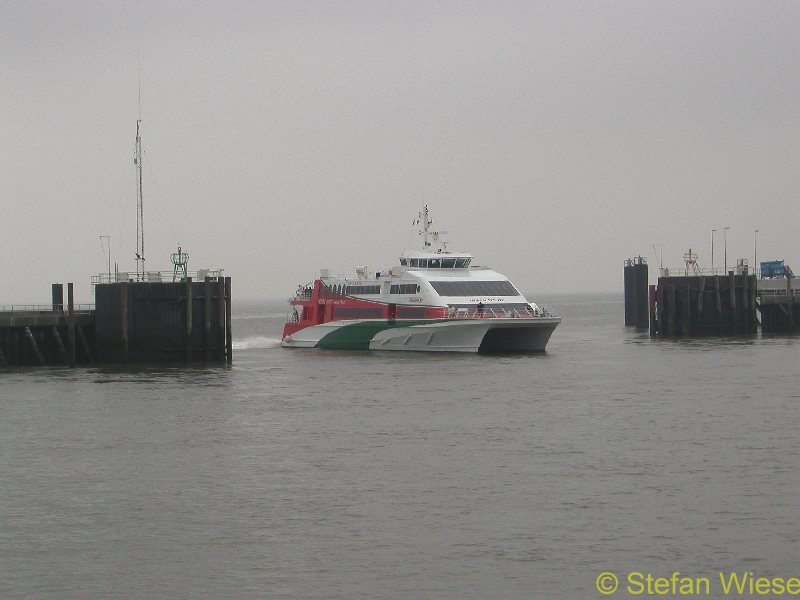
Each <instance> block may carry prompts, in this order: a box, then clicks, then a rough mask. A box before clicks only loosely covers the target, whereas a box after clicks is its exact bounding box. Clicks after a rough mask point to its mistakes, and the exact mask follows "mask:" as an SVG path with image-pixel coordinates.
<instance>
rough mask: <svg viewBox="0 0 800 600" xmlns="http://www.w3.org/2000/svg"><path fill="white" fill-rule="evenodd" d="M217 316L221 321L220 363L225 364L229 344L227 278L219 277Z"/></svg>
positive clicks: (218, 329) (219, 329)
mask: <svg viewBox="0 0 800 600" xmlns="http://www.w3.org/2000/svg"><path fill="white" fill-rule="evenodd" d="M217 315H218V319H219V323H218V325H219V327H218V328H217V331H219V342H218V347H219V361H220V362H225V361H226V360H227V358H226V357H227V353H226V351H225V350H226V348H227V343H226V339H227V338H226V337H225V278H224V277H217Z"/></svg>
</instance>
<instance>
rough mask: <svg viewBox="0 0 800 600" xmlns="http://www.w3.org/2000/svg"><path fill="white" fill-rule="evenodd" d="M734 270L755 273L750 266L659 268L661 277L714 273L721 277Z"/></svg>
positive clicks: (711, 274) (745, 273)
mask: <svg viewBox="0 0 800 600" xmlns="http://www.w3.org/2000/svg"><path fill="white" fill-rule="evenodd" d="M731 271H733V274H734V275H754V273H753V271H752V270H750V268H749V267H747V266H745V267H741V266H740V267H730V268H728V269H726V268H724V267H714V268H713V269H710V268H709V269H701V268H699V267H698V268H696V269H692V268H689V269H687V268H686V267H680V268H678V269H671V268H667V267H662V268H661V269H659V276H660V277H713V276H714V275H719V276H720V277H727V276H728V274H729V273H730V272H731Z"/></svg>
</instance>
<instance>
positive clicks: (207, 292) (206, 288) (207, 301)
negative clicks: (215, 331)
mask: <svg viewBox="0 0 800 600" xmlns="http://www.w3.org/2000/svg"><path fill="white" fill-rule="evenodd" d="M203 283H204V285H203V292H204V293H203V296H204V298H203V308H204V309H205V311H204V312H205V314H204V315H203V316H204V317H205V326H206V327H205V329H206V330H205V336H204V339H205V344H206V362H211V277H206V279H205V281H204V282H203Z"/></svg>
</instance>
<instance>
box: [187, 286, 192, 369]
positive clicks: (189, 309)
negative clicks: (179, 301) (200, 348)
mask: <svg viewBox="0 0 800 600" xmlns="http://www.w3.org/2000/svg"><path fill="white" fill-rule="evenodd" d="M186 362H192V278H191V277H187V278H186Z"/></svg>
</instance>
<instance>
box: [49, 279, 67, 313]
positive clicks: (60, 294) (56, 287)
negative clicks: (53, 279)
mask: <svg viewBox="0 0 800 600" xmlns="http://www.w3.org/2000/svg"><path fill="white" fill-rule="evenodd" d="M52 296H53V312H60V311H63V310H64V284H63V283H54V284H53V287H52Z"/></svg>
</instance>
